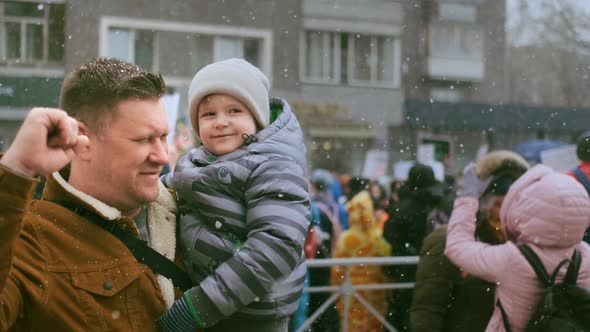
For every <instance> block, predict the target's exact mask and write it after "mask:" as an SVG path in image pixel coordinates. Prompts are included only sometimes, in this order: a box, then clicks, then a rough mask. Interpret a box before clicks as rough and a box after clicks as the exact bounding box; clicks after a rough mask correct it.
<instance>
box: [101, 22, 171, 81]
mask: <svg viewBox="0 0 590 332" xmlns="http://www.w3.org/2000/svg"><path fill="white" fill-rule="evenodd" d="M111 29H117V30H128V31H129V33H130V34H129V40H128V41H127V51H128V53H127V54H129V58H131V61H130V60H129V59H125V60H126V61H130V62H133V63H135V38H136V34H137V30H146V29H131V28H128V27H120V26H111V27H109V29H108V30H107V45H108V32H109V31H110V30H111ZM152 33H153V47H154V48H153V52H152V68H148V70H149V71H158V70H160V63H159V59H158V57H157V56H156V55H157V53H156V52H157V51H158V50H159V49H160V42H159V41H160V34H159V33H158V31H153V32H152ZM105 56H108V54H107V55H105Z"/></svg>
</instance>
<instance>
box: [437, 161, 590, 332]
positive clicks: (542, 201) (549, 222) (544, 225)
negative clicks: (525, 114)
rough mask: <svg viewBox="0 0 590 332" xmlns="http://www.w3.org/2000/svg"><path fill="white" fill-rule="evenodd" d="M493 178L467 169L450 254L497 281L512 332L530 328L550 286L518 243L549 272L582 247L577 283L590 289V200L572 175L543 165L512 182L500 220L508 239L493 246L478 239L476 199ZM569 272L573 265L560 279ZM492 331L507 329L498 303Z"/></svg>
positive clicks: (449, 238)
mask: <svg viewBox="0 0 590 332" xmlns="http://www.w3.org/2000/svg"><path fill="white" fill-rule="evenodd" d="M488 182H489V181H487V180H480V179H479V178H478V177H477V175H476V174H475V168H474V167H473V165H472V164H471V165H469V166H468V167H467V168H466V169H465V173H464V178H463V189H464V193H463V194H462V197H460V198H458V199H457V200H456V201H455V206H454V209H453V213H452V215H451V220H450V222H449V227H448V233H447V234H448V235H447V245H446V249H445V254H446V255H447V256H448V257H449V259H450V260H451V261H452V262H453V263H455V264H456V265H457V266H459V267H461V268H462V269H463V270H464V271H465V272H467V273H470V274H473V275H475V276H478V277H480V278H483V279H486V280H488V281H491V282H496V283H497V285H498V286H497V288H496V295H495V296H496V301H497V300H498V299H499V300H500V302H501V303H502V306H503V307H504V310H505V311H506V313H507V315H508V321H509V322H510V328H511V330H512V332H519V331H524V330H525V328H526V326H527V324H528V322H529V319H530V317H531V316H532V314H533V312H534V310H535V306H536V304H537V302H538V301H539V300H540V298H541V295H542V292H543V290H544V288H542V285H541V283H540V282H539V281H538V280H537V276H536V275H535V272H534V271H533V269H532V267H531V266H530V264H529V263H528V261H527V260H526V258H525V257H524V256H523V255H522V254H521V253H520V251H519V249H518V246H519V245H521V244H527V245H529V246H530V247H531V248H532V249H533V251H534V252H535V253H536V254H537V255H538V256H539V258H540V259H541V261H542V262H543V265H544V266H545V269H546V270H547V271H548V272H549V273H551V272H553V270H555V268H556V267H557V265H558V264H559V263H560V262H561V261H562V260H564V259H568V258H571V257H572V254H573V251H574V249H578V251H579V252H580V253H581V256H582V263H581V268H580V272H579V275H578V283H577V284H578V286H580V287H585V288H590V246H588V244H586V243H584V242H582V237H583V236H584V231H585V230H586V228H588V226H590V199H589V197H588V194H587V193H586V190H585V189H584V187H582V185H581V184H579V183H578V182H577V181H576V180H575V179H573V178H572V177H570V176H567V175H565V174H561V173H557V172H554V171H553V170H551V169H550V168H548V167H546V166H543V165H537V166H535V167H533V168H532V169H530V170H529V171H528V172H526V173H525V174H524V175H523V176H521V177H520V178H519V179H518V180H517V181H516V182H515V183H514V184H512V186H511V187H510V190H509V191H508V194H507V195H506V197H505V198H504V202H503V204H502V208H501V210H500V221H501V224H502V227H503V231H504V234H505V235H506V239H507V242H506V243H505V244H502V245H489V244H486V243H482V242H477V241H476V240H475V239H474V232H475V215H476V212H477V210H478V200H477V198H476V197H478V194H479V192H481V191H483V190H485V188H486V186H487V184H488ZM566 270H567V264H566V266H564V267H562V269H561V270H560V272H559V274H558V277H557V281H558V282H561V281H562V280H563V278H564V276H565V272H566ZM465 314H469V313H465ZM486 331H494V332H496V331H505V329H504V324H503V321H502V315H501V312H500V309H499V308H498V307H496V308H495V310H494V313H493V315H492V318H491V319H490V322H489V323H488V326H487V329H486Z"/></svg>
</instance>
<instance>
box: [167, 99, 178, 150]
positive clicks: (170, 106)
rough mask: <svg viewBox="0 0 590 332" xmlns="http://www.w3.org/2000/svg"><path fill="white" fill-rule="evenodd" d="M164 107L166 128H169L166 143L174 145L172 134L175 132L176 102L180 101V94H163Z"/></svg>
mask: <svg viewBox="0 0 590 332" xmlns="http://www.w3.org/2000/svg"><path fill="white" fill-rule="evenodd" d="M163 101H164V109H165V110H166V120H168V128H170V134H168V140H167V141H168V145H169V146H172V145H174V134H175V133H176V119H177V118H178V104H179V102H180V95H179V94H178V93H174V94H171V95H165V96H164V98H163Z"/></svg>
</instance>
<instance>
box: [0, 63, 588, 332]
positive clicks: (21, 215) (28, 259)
mask: <svg viewBox="0 0 590 332" xmlns="http://www.w3.org/2000/svg"><path fill="white" fill-rule="evenodd" d="M165 87H166V86H165V83H164V80H163V79H162V77H161V76H160V75H155V74H152V73H148V72H146V71H144V70H142V69H141V68H139V67H137V66H135V65H133V64H130V63H126V62H123V61H119V60H116V59H95V60H93V61H90V62H88V63H85V64H82V65H80V66H79V67H77V68H76V69H74V70H73V71H72V72H71V73H70V74H68V75H67V77H66V79H65V80H64V83H63V86H62V89H61V93H60V109H52V108H35V109H33V110H31V112H30V113H29V114H28V116H27V118H26V119H25V121H24V123H23V125H22V128H21V129H20V131H19V133H18V134H17V136H16V137H15V139H14V142H13V144H12V145H11V147H10V148H9V149H8V150H7V151H6V153H5V154H4V155H2V156H1V158H0V206H2V209H1V210H0V221H1V222H0V262H2V263H1V264H0V330H3V331H4V330H12V329H16V330H19V329H25V330H41V329H43V330H60V331H79V330H117V331H156V330H159V331H196V330H205V331H229V330H237V329H239V330H242V331H261V332H265V331H268V332H274V331H277V332H278V331H288V330H290V329H292V328H294V327H297V326H300V324H301V322H302V320H304V319H305V318H306V317H309V316H310V315H311V314H312V313H313V312H315V311H316V310H319V309H320V308H321V307H322V305H323V304H324V303H325V301H327V300H328V298H329V297H330V294H329V293H316V292H313V293H310V294H308V293H304V292H303V289H304V287H305V285H308V286H328V285H332V286H340V285H342V284H343V282H344V281H349V282H350V283H352V284H353V285H356V284H381V283H388V282H400V283H413V282H415V288H413V289H399V290H395V291H391V290H383V289H376V290H370V289H365V290H360V291H358V296H355V297H353V298H351V301H350V303H349V305H345V303H344V300H343V299H339V300H338V301H337V302H335V304H334V305H333V306H329V307H328V308H325V309H326V310H325V311H324V313H323V314H322V315H321V316H319V317H318V318H317V319H316V320H315V321H314V322H313V324H312V325H311V326H310V330H311V331H341V330H343V326H341V323H342V322H343V319H344V317H347V321H346V322H345V326H347V327H348V331H382V330H383V324H382V323H381V322H380V321H379V319H378V318H377V317H376V316H375V314H378V315H380V316H382V317H385V319H387V321H388V322H389V323H390V324H391V325H393V326H394V327H395V328H396V329H397V330H400V331H484V330H485V331H508V332H510V331H525V330H526V331H530V330H531V329H532V328H535V329H541V330H542V329H545V330H546V331H549V330H551V331H554V330H555V329H556V328H559V329H562V330H565V328H571V331H588V330H589V329H590V322H589V321H588V318H584V317H587V315H586V314H585V313H587V311H588V310H590V307H589V306H590V295H588V294H590V293H589V291H588V289H589V288H590V247H589V246H588V244H587V243H585V242H584V241H583V240H584V237H585V235H586V236H587V234H588V228H589V226H590V198H589V195H588V193H589V192H590V181H589V180H588V176H590V133H586V134H583V135H582V136H581V137H580V140H579V142H578V150H577V154H578V158H579V159H580V160H581V161H582V162H581V164H580V166H579V167H578V168H576V169H575V170H572V172H569V173H568V174H561V173H558V172H555V171H553V170H551V169H550V168H548V167H546V166H543V165H536V166H534V167H532V168H530V167H529V165H528V164H527V162H526V161H525V160H523V159H522V158H521V157H520V156H519V155H517V154H515V153H513V152H510V151H502V150H501V151H493V152H490V153H489V154H487V155H486V156H483V157H482V158H481V159H480V160H478V161H477V162H476V163H471V164H469V165H468V166H467V167H466V168H465V169H464V170H463V173H462V174H461V176H460V178H459V180H458V181H457V183H458V184H457V185H456V184H455V181H454V179H453V178H452V177H447V178H445V179H444V181H438V180H437V179H436V178H435V176H434V172H433V170H432V168H431V167H430V166H428V165H423V164H420V163H417V164H415V165H414V166H413V167H412V168H411V169H410V171H409V174H408V177H407V179H404V181H393V182H389V183H387V184H384V183H383V182H380V181H376V180H373V179H365V178H361V177H356V176H350V175H347V174H337V173H335V172H331V171H330V170H324V169H315V170H313V171H312V172H311V174H309V175H308V174H307V165H306V160H305V146H304V140H303V135H302V131H301V127H300V125H299V122H298V121H297V118H296V116H295V114H294V113H293V112H292V111H291V109H290V107H289V104H288V102H287V101H286V100H284V99H278V98H271V97H270V96H269V91H270V84H269V80H268V79H267V77H266V76H265V75H264V73H262V72H261V71H260V70H259V69H258V68H256V67H255V66H253V65H251V64H250V63H248V62H246V61H244V60H241V59H229V60H223V61H219V62H215V63H212V64H210V65H208V66H205V67H204V68H202V69H201V70H199V71H198V72H197V73H196V75H195V76H194V79H193V81H192V82H191V85H190V89H189V93H188V104H189V109H188V114H189V115H190V120H191V123H192V128H193V130H194V134H195V135H196V136H197V137H198V138H199V140H200V142H201V143H202V144H201V146H199V147H196V148H194V149H192V150H190V151H188V152H187V153H186V154H185V155H183V156H182V157H180V158H179V160H178V161H177V163H176V165H172V166H173V167H171V169H172V170H171V171H170V172H168V173H166V174H164V175H162V171H163V168H164V166H165V165H167V164H168V153H167V143H166V137H167V135H168V133H169V131H170V129H169V127H168V124H167V122H166V116H165V114H166V113H165V110H164V105H163V102H162V96H163V94H164V92H165ZM39 176H45V179H46V183H45V187H44V190H43V193H42V194H40V197H39V199H33V195H34V194H33V192H34V190H35V188H36V187H37V185H38V183H39ZM391 256H419V257H420V260H419V264H418V265H417V266H409V265H405V266H395V265H393V266H383V267H381V266H373V265H372V266H362V265H361V266H353V267H350V268H346V267H342V266H334V267H332V268H313V269H308V268H307V267H306V260H309V259H323V258H353V257H356V258H365V257H391ZM556 285H557V286H556ZM554 297H555V298H558V299H560V300H559V301H555V303H554V302H551V301H548V302H547V301H546V302H542V301H543V300H545V299H553V298H554ZM561 299H567V301H562V300H561ZM540 301H541V302H542V303H544V304H545V306H538V305H537V303H539V302H540ZM547 303H548V304H547ZM570 303H575V305H572V306H570V307H567V306H568V305H570ZM554 306H555V307H554ZM368 307H369V308H371V310H369V309H368ZM549 309H551V310H549ZM345 310H347V311H348V312H345ZM544 310H549V311H544ZM531 326H533V327H531ZM568 331H569V330H568Z"/></svg>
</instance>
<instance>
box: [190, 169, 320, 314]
mask: <svg viewBox="0 0 590 332" xmlns="http://www.w3.org/2000/svg"><path fill="white" fill-rule="evenodd" d="M245 197H246V204H247V217H246V219H247V231H248V235H247V240H246V241H245V242H244V245H243V246H242V248H241V249H240V250H239V251H238V252H237V254H235V255H234V256H233V257H232V258H230V259H228V260H227V261H225V262H224V263H222V264H221V265H220V266H219V267H218V268H217V269H216V270H215V273H213V274H212V275H210V276H208V277H207V278H206V279H205V280H204V281H203V282H201V284H200V285H199V286H198V287H195V288H193V289H192V290H190V291H189V295H190V297H191V300H192V302H193V304H194V305H195V308H196V310H197V311H198V312H199V315H200V316H201V318H202V319H203V321H204V323H205V325H206V326H211V325H213V324H215V323H216V322H218V321H219V320H222V319H224V318H226V317H229V316H231V315H232V314H234V313H235V312H236V311H238V310H239V309H241V308H242V307H244V306H246V305H248V304H250V303H252V302H254V301H257V300H259V299H262V298H263V296H265V295H266V294H268V293H269V291H270V289H271V286H272V285H273V283H275V282H277V281H280V280H283V279H285V278H287V277H288V276H289V275H290V274H291V273H292V272H293V271H294V270H295V268H296V267H297V266H298V264H300V263H301V260H302V255H303V243H304V241H305V236H306V234H307V227H308V223H309V187H308V183H307V180H306V177H305V171H304V170H303V169H302V168H301V167H300V166H299V165H298V164H297V163H295V162H294V161H293V160H292V159H289V158H287V157H276V158H273V159H269V160H267V161H266V162H263V163H261V164H260V166H258V167H257V168H256V169H255V170H254V171H253V172H252V174H251V175H250V177H249V179H248V181H247V183H246V192H245Z"/></svg>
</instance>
